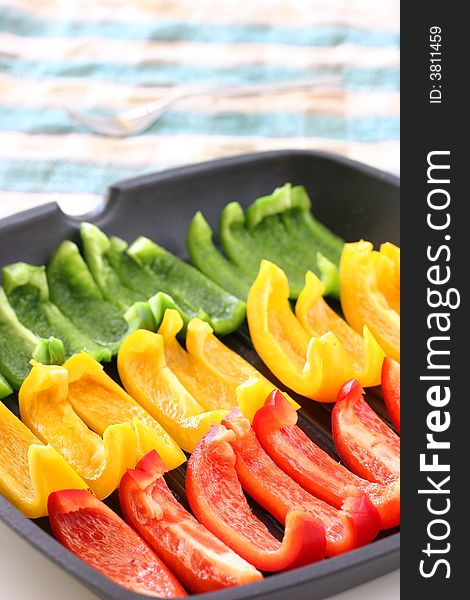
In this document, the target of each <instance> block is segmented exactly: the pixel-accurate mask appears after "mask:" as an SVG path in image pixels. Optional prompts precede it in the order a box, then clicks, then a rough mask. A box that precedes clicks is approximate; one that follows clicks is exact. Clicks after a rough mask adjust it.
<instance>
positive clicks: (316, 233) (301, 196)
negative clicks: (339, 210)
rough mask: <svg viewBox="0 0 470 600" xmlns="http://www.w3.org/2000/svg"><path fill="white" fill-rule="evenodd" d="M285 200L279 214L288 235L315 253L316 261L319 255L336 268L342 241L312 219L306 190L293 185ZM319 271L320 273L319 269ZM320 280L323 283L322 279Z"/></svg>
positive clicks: (310, 203)
mask: <svg viewBox="0 0 470 600" xmlns="http://www.w3.org/2000/svg"><path fill="white" fill-rule="evenodd" d="M285 187H286V186H285ZM287 200H288V201H287V202H286V203H285V205H284V206H281V207H279V213H280V216H281V220H282V223H283V224H284V226H285V228H286V229H287V231H288V233H289V235H291V236H293V237H297V238H299V239H301V240H303V242H304V243H305V244H306V245H308V246H310V248H311V251H312V252H313V251H315V252H316V253H317V259H318V255H319V254H320V256H324V257H326V258H327V259H328V260H329V261H330V262H331V263H333V264H334V265H336V267H337V266H338V265H339V259H340V258H341V252H342V250H343V245H344V240H343V239H341V238H340V237H339V236H338V235H336V234H335V233H333V232H332V231H331V230H330V229H328V227H326V225H323V223H320V221H318V219H316V218H315V217H314V215H313V213H312V202H311V200H310V197H309V195H308V193H307V190H306V189H305V188H304V187H303V186H301V185H294V186H292V187H290V193H289V195H288V196H287ZM319 266H320V265H319ZM306 270H308V269H306ZM320 271H322V269H321V268H320ZM336 271H337V269H336ZM317 274H318V275H320V274H319V273H317ZM323 274H324V273H323V272H322V275H323ZM321 279H322V281H323V282H324V283H325V279H324V277H321ZM327 287H328V286H327Z"/></svg>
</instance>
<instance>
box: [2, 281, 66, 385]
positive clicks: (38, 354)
mask: <svg viewBox="0 0 470 600" xmlns="http://www.w3.org/2000/svg"><path fill="white" fill-rule="evenodd" d="M0 348H1V352H0V375H2V376H3V378H4V379H5V380H6V381H7V382H8V384H9V385H10V386H11V387H12V388H13V389H15V390H19V389H20V386H21V384H22V383H23V381H24V380H25V378H26V376H27V375H28V373H29V371H30V369H31V365H30V364H29V361H30V360H31V358H34V359H36V360H38V361H40V362H42V363H45V364H61V363H63V362H64V360H65V350H64V345H63V344H62V341H61V340H59V339H57V338H55V337H50V338H48V339H41V338H39V337H37V336H36V335H35V334H34V333H33V332H32V331H30V330H29V329H27V328H26V327H25V326H24V325H23V324H22V323H20V321H19V320H18V317H17V316H16V314H15V312H14V310H13V308H12V307H11V305H10V303H9V302H8V299H7V296H6V294H5V291H4V289H3V288H2V287H0ZM7 390H8V387H6V386H5V392H4V393H6V391H7Z"/></svg>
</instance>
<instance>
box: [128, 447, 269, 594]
mask: <svg viewBox="0 0 470 600" xmlns="http://www.w3.org/2000/svg"><path fill="white" fill-rule="evenodd" d="M166 471H167V469H166V467H165V465H164V464H163V462H162V460H161V459H160V457H159V456H158V454H157V453H156V452H150V453H149V454H148V455H147V456H145V457H144V458H143V459H142V460H141V461H140V463H139V465H138V466H137V468H136V469H135V470H129V471H127V473H126V474H125V475H124V477H123V478H122V481H121V484H120V486H119V500H120V504H121V509H122V512H123V513H124V516H125V518H126V520H127V522H128V523H129V524H130V525H131V526H132V527H133V528H134V529H135V530H136V531H137V532H138V533H139V534H140V535H141V536H142V537H143V538H144V539H145V540H146V542H147V543H148V544H149V545H150V546H151V547H152V548H153V549H154V551H155V552H156V553H157V555H158V556H159V557H160V558H161V559H162V560H163V561H164V562H165V564H167V565H168V566H169V567H170V569H171V570H172V571H173V573H175V574H176V576H177V577H178V579H179V580H180V581H181V582H182V583H183V584H184V586H185V587H186V588H187V589H188V590H190V591H191V592H194V593H203V592H211V591H214V590H219V589H223V588H228V587H232V586H234V585H240V584H245V583H252V582H254V581H259V580H261V579H262V578H263V577H262V575H261V573H259V571H257V570H256V569H255V568H254V567H253V566H252V565H250V564H249V563H248V562H246V561H245V560H244V559H243V558H241V557H240V556H238V555H237V554H235V552H233V551H232V550H231V549H230V548H229V547H228V546H226V545H225V544H224V543H223V542H222V541H220V540H219V539H218V538H217V537H216V536H215V535H214V534H213V533H211V532H210V531H209V530H208V529H206V528H205V527H204V525H202V524H201V523H198V521H196V519H195V518H194V517H193V516H192V515H191V514H190V513H189V512H188V511H187V510H185V509H184V508H183V506H181V504H180V503H179V502H178V501H177V500H176V499H175V497H174V496H173V494H172V493H171V490H170V489H169V488H168V485H167V484H166V482H165V480H164V478H163V473H165V472H166Z"/></svg>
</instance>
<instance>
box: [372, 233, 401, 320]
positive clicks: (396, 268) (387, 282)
mask: <svg viewBox="0 0 470 600" xmlns="http://www.w3.org/2000/svg"><path fill="white" fill-rule="evenodd" d="M373 255H374V256H376V257H377V258H378V260H377V262H376V266H375V267H376V271H377V286H378V288H379V290H380V291H381V292H382V294H383V295H384V296H385V298H386V300H387V302H388V304H389V305H390V307H391V308H393V310H396V311H397V312H398V313H399V314H400V248H399V247H398V246H395V244H391V243H390V242H385V243H384V244H382V245H381V246H380V252H374V253H373Z"/></svg>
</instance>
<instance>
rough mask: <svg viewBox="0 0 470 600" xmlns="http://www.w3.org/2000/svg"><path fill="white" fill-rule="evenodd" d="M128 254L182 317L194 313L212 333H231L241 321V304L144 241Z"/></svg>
mask: <svg viewBox="0 0 470 600" xmlns="http://www.w3.org/2000/svg"><path fill="white" fill-rule="evenodd" d="M128 252H129V254H130V256H132V257H133V258H135V260H137V262H139V263H140V264H141V265H142V266H143V267H145V268H147V269H148V270H149V271H150V272H151V273H153V274H154V275H155V276H156V277H157V279H158V282H159V290H160V291H162V292H165V293H166V294H169V295H170V296H171V297H172V298H173V300H174V301H175V302H176V304H177V305H178V306H179V307H180V308H181V309H182V310H183V311H184V312H185V313H187V314H191V312H194V313H195V316H199V318H201V319H203V320H205V321H208V323H209V324H210V325H211V327H212V328H213V329H214V331H215V333H217V334H219V335H225V334H228V333H231V332H232V331H235V330H236V329H237V328H238V327H239V326H240V325H241V324H242V322H243V321H244V319H245V312H246V306H245V303H244V302H242V301H241V300H239V299H238V298H236V297H235V296H233V295H232V294H229V293H228V292H227V291H225V290H224V289H222V288H221V287H220V286H218V285H217V284H215V283H214V282H213V281H211V280H210V279H209V278H208V277H206V276H205V275H203V274H202V273H200V272H199V271H198V270H197V269H195V268H194V267H192V266H191V265H189V264H187V263H185V262H184V261H182V260H180V259H179V258H177V257H176V256H174V255H173V254H171V253H170V252H167V251H166V250H165V249H164V248H162V247H161V246H158V245H157V244H154V243H153V242H152V241H151V240H149V239H148V238H144V237H140V238H138V239H137V240H136V241H135V242H134V243H133V244H132V246H131V247H130V248H129V250H128ZM182 301H184V302H182ZM188 305H189V310H188V309H187V306H188Z"/></svg>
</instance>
